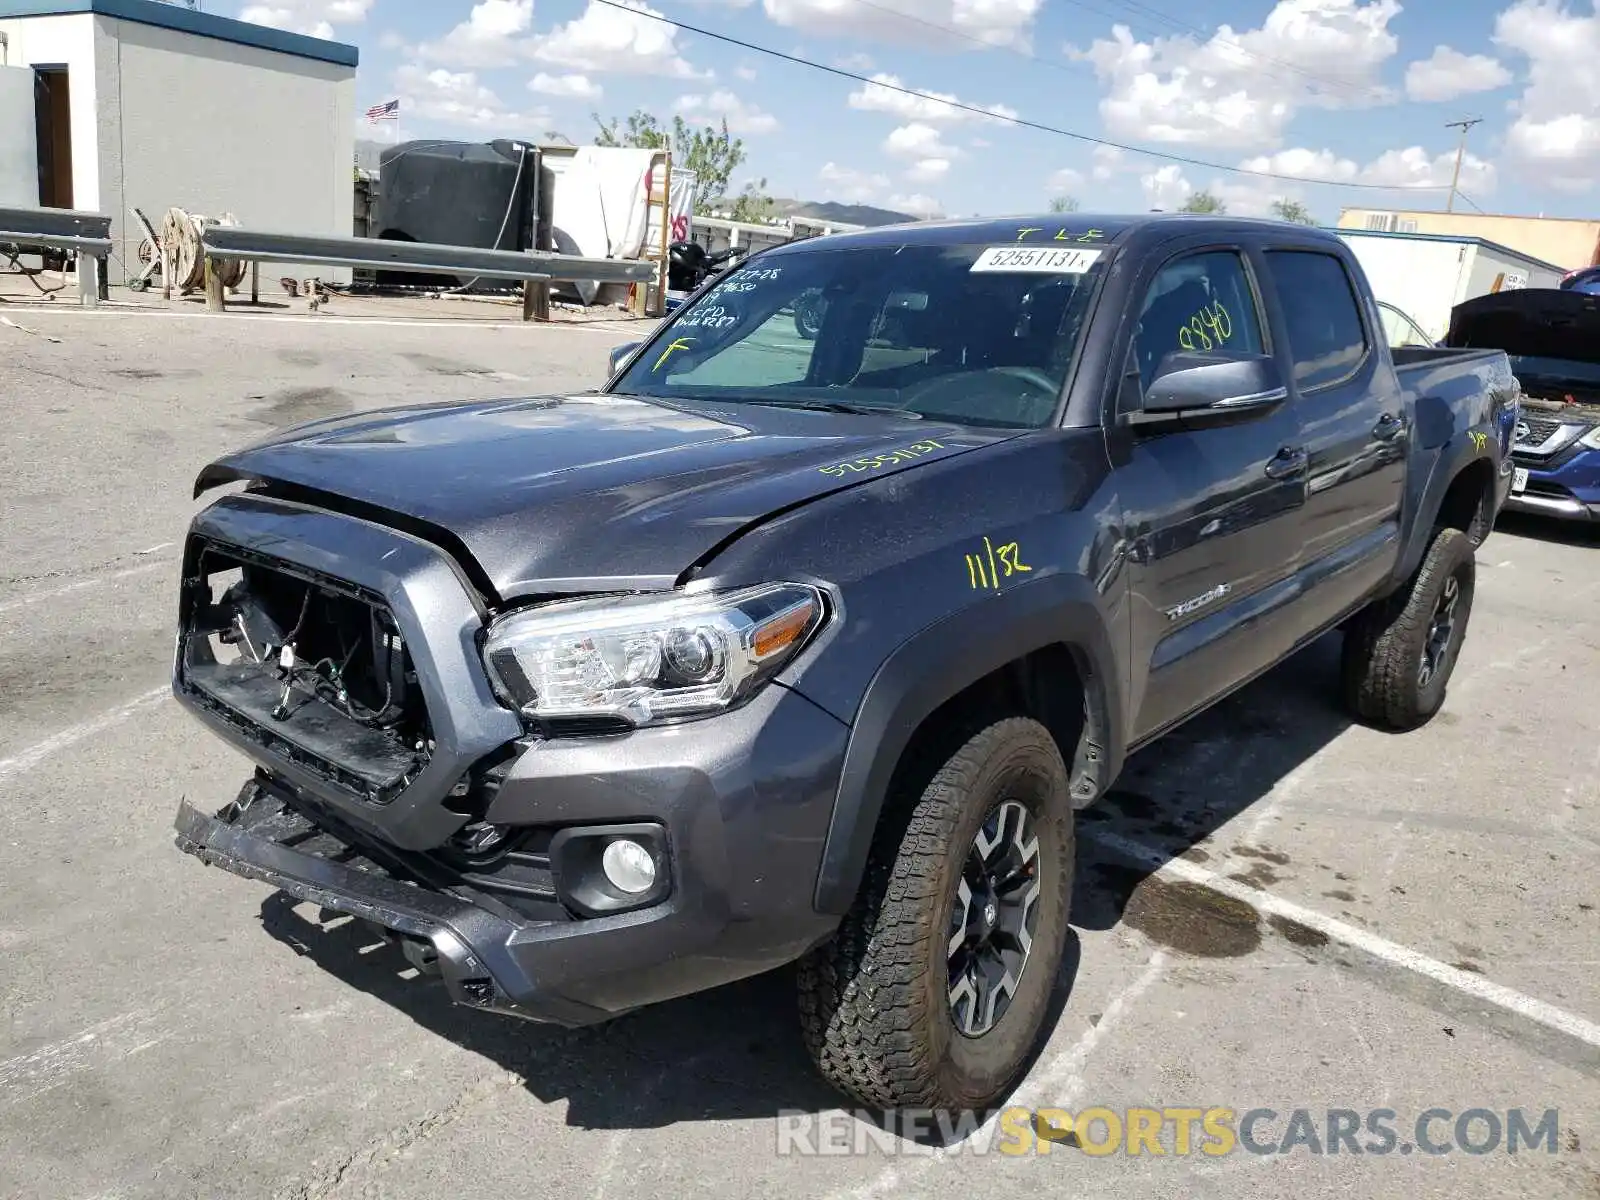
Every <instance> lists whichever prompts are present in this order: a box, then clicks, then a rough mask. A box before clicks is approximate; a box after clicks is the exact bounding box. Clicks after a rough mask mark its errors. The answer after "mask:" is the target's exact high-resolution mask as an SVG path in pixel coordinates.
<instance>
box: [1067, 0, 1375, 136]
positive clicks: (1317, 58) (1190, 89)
mask: <svg viewBox="0 0 1600 1200" xmlns="http://www.w3.org/2000/svg"><path fill="white" fill-rule="evenodd" d="M1399 11H1400V4H1399V2H1398V0H1278V3H1277V4H1276V5H1275V6H1274V7H1273V9H1272V11H1271V12H1270V13H1268V14H1267V17H1266V20H1265V21H1263V22H1262V25H1261V28H1259V29H1249V30H1245V31H1243V32H1238V31H1235V30H1234V29H1233V28H1231V27H1230V26H1228V25H1221V26H1218V28H1217V31H1216V33H1215V35H1213V36H1212V37H1211V38H1210V39H1208V40H1207V41H1205V42H1200V41H1198V40H1196V39H1195V38H1193V37H1188V36H1184V37H1172V38H1155V39H1153V40H1152V41H1149V42H1141V41H1138V40H1136V39H1135V38H1134V36H1133V34H1132V32H1131V31H1130V30H1129V29H1128V27H1127V26H1126V25H1115V26H1113V27H1112V31H1111V38H1110V40H1106V39H1103V38H1102V39H1096V40H1095V41H1094V42H1093V43H1092V44H1091V45H1090V47H1089V49H1088V50H1086V51H1080V50H1078V49H1076V48H1075V47H1071V46H1069V47H1067V52H1068V54H1069V55H1070V56H1072V57H1074V58H1076V59H1079V60H1082V61H1087V62H1089V63H1091V64H1093V66H1094V69H1095V72H1096V73H1097V74H1098V75H1099V76H1100V78H1101V80H1102V81H1104V82H1105V83H1106V84H1107V85H1108V94H1107V95H1106V96H1105V97H1104V98H1103V99H1102V100H1101V101H1100V116H1101V119H1102V120H1103V121H1104V122H1105V125H1106V128H1107V129H1108V130H1109V131H1110V132H1111V133H1112V134H1114V135H1116V136H1119V137H1126V138H1129V139H1133V138H1138V139H1140V140H1153V141H1161V142H1176V143H1181V144H1187V145H1205V146H1208V147H1228V148H1235V149H1242V150H1253V149H1265V148H1268V147H1271V146H1275V145H1277V144H1278V143H1279V142H1280V141H1281V139H1282V137H1283V134H1284V131H1285V129H1286V128H1287V127H1288V125H1289V122H1290V121H1291V120H1292V119H1293V117H1294V115H1295V113H1296V112H1298V111H1299V110H1300V109H1302V108H1353V107H1360V106H1363V105H1372V104H1378V103H1387V102H1389V101H1391V100H1393V99H1394V98H1395V96H1394V93H1393V91H1392V90H1390V89H1388V88H1385V87H1383V86H1382V85H1381V84H1380V83H1379V82H1378V75H1379V70H1380V68H1381V67H1382V66H1383V65H1384V63H1385V62H1387V61H1388V59H1389V58H1391V57H1392V56H1393V55H1394V53H1395V51H1396V50H1397V49H1398V46H1399V43H1398V42H1397V41H1396V39H1395V37H1394V35H1393V34H1392V33H1390V32H1389V30H1388V25H1389V22H1390V20H1392V19H1393V18H1394V17H1395V16H1396V15H1397V14H1398V13H1399Z"/></svg>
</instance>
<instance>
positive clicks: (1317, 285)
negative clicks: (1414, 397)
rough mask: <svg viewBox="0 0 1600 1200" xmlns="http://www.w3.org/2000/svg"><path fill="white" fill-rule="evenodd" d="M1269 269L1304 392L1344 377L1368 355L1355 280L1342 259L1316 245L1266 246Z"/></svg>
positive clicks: (1296, 374) (1297, 383) (1298, 385)
mask: <svg viewBox="0 0 1600 1200" xmlns="http://www.w3.org/2000/svg"><path fill="white" fill-rule="evenodd" d="M1265 257H1266V260H1267V270H1268V271H1269V272H1270V273H1271V275H1272V281H1273V284H1274V285H1275V287H1276V288H1277V292H1278V304H1279V306H1280V307H1281V308H1282V309H1283V324H1284V336H1285V337H1286V338H1287V340H1288V343H1289V345H1288V350H1289V354H1290V356H1291V357H1292V358H1293V360H1294V382H1295V386H1296V387H1298V388H1299V389H1300V390H1301V391H1302V392H1306V391H1311V390H1312V389H1313V388H1319V387H1326V386H1327V385H1329V384H1332V383H1338V382H1339V381H1341V380H1343V379H1346V378H1348V377H1349V376H1350V375H1351V374H1352V373H1353V372H1354V371H1355V369H1356V368H1357V367H1358V366H1360V365H1361V362H1362V360H1363V359H1364V358H1366V355H1367V349H1368V346H1367V331H1366V327H1365V326H1364V325H1363V324H1362V322H1361V309H1360V307H1359V305H1358V304H1357V301H1356V289H1355V285H1354V284H1353V283H1352V282H1351V279H1350V273H1349V272H1348V271H1346V270H1345V267H1344V264H1343V263H1342V262H1340V261H1339V260H1338V259H1337V258H1336V257H1334V256H1333V255H1331V254H1324V253H1322V252H1320V251H1316V250H1269V251H1268V252H1267V254H1266V256H1265Z"/></svg>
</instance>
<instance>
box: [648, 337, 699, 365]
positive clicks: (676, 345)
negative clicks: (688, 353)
mask: <svg viewBox="0 0 1600 1200" xmlns="http://www.w3.org/2000/svg"><path fill="white" fill-rule="evenodd" d="M693 343H694V339H693V338H674V339H673V340H672V341H671V342H670V343H669V344H668V346H667V348H666V349H665V350H663V351H662V352H661V357H660V358H658V359H656V365H655V366H653V367H651V368H650V370H651V371H659V370H661V367H662V365H663V364H664V363H665V362H666V361H667V359H669V358H671V357H672V356H673V355H674V354H676V353H677V352H678V351H679V350H687V349H688V348H689V347H690V346H691V345H692V344H693Z"/></svg>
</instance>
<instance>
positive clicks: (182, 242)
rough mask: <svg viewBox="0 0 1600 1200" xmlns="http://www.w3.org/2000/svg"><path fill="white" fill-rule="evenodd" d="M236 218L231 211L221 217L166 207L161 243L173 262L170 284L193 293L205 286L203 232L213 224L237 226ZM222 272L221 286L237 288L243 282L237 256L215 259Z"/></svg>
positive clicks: (242, 271)
mask: <svg viewBox="0 0 1600 1200" xmlns="http://www.w3.org/2000/svg"><path fill="white" fill-rule="evenodd" d="M238 224H239V221H238V218H236V217H235V216H234V215H233V214H232V213H223V214H222V216H220V217H205V216H201V215H199V214H198V213H190V212H185V211H184V210H183V209H181V208H169V209H167V215H166V216H165V217H163V218H162V221H161V244H162V246H164V247H166V249H167V253H168V254H169V255H170V256H171V261H172V281H171V282H172V286H173V287H174V288H176V289H178V290H179V291H180V292H192V291H196V290H197V289H199V288H202V287H204V286H205V282H206V263H205V248H204V239H205V231H206V229H207V228H208V227H210V226H213V225H221V226H237V225H238ZM217 266H218V269H219V270H220V271H221V273H222V286H223V287H225V288H229V289H232V288H237V287H238V286H239V285H240V284H241V283H242V282H244V273H245V264H244V263H243V262H242V261H241V260H239V259H236V258H224V259H219V260H217Z"/></svg>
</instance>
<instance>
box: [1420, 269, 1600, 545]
mask: <svg viewBox="0 0 1600 1200" xmlns="http://www.w3.org/2000/svg"><path fill="white" fill-rule="evenodd" d="M1445 344H1446V345H1447V346H1455V347H1462V348H1468V349H1470V348H1475V347H1490V348H1493V349H1497V350H1503V351H1505V353H1506V355H1507V356H1508V358H1509V360H1510V363H1511V370H1512V371H1513V372H1514V373H1515V375H1516V377H1517V379H1518V381H1519V382H1520V383H1521V385H1522V393H1523V395H1522V401H1521V406H1520V407H1521V412H1520V415H1519V417H1518V420H1517V425H1516V437H1515V440H1514V441H1513V443H1512V447H1511V459H1512V463H1513V468H1514V477H1513V480H1512V484H1511V491H1510V494H1509V495H1508V496H1507V498H1506V504H1505V507H1506V509H1507V510H1508V511H1511V512H1526V513H1534V514H1537V515H1540V516H1548V517H1557V518H1562V519H1568V520H1579V521H1600V295H1594V294H1592V293H1589V292H1585V291H1574V290H1568V289H1556V288H1538V289H1529V290H1525V291H1514V292H1499V293H1496V294H1494V295H1489V296H1479V297H1477V298H1476V299H1474V300H1469V301H1467V302H1465V303H1463V304H1459V305H1457V306H1456V308H1455V310H1454V312H1453V313H1452V314H1451V319H1450V332H1449V334H1448V335H1447V336H1446V338H1445Z"/></svg>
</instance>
